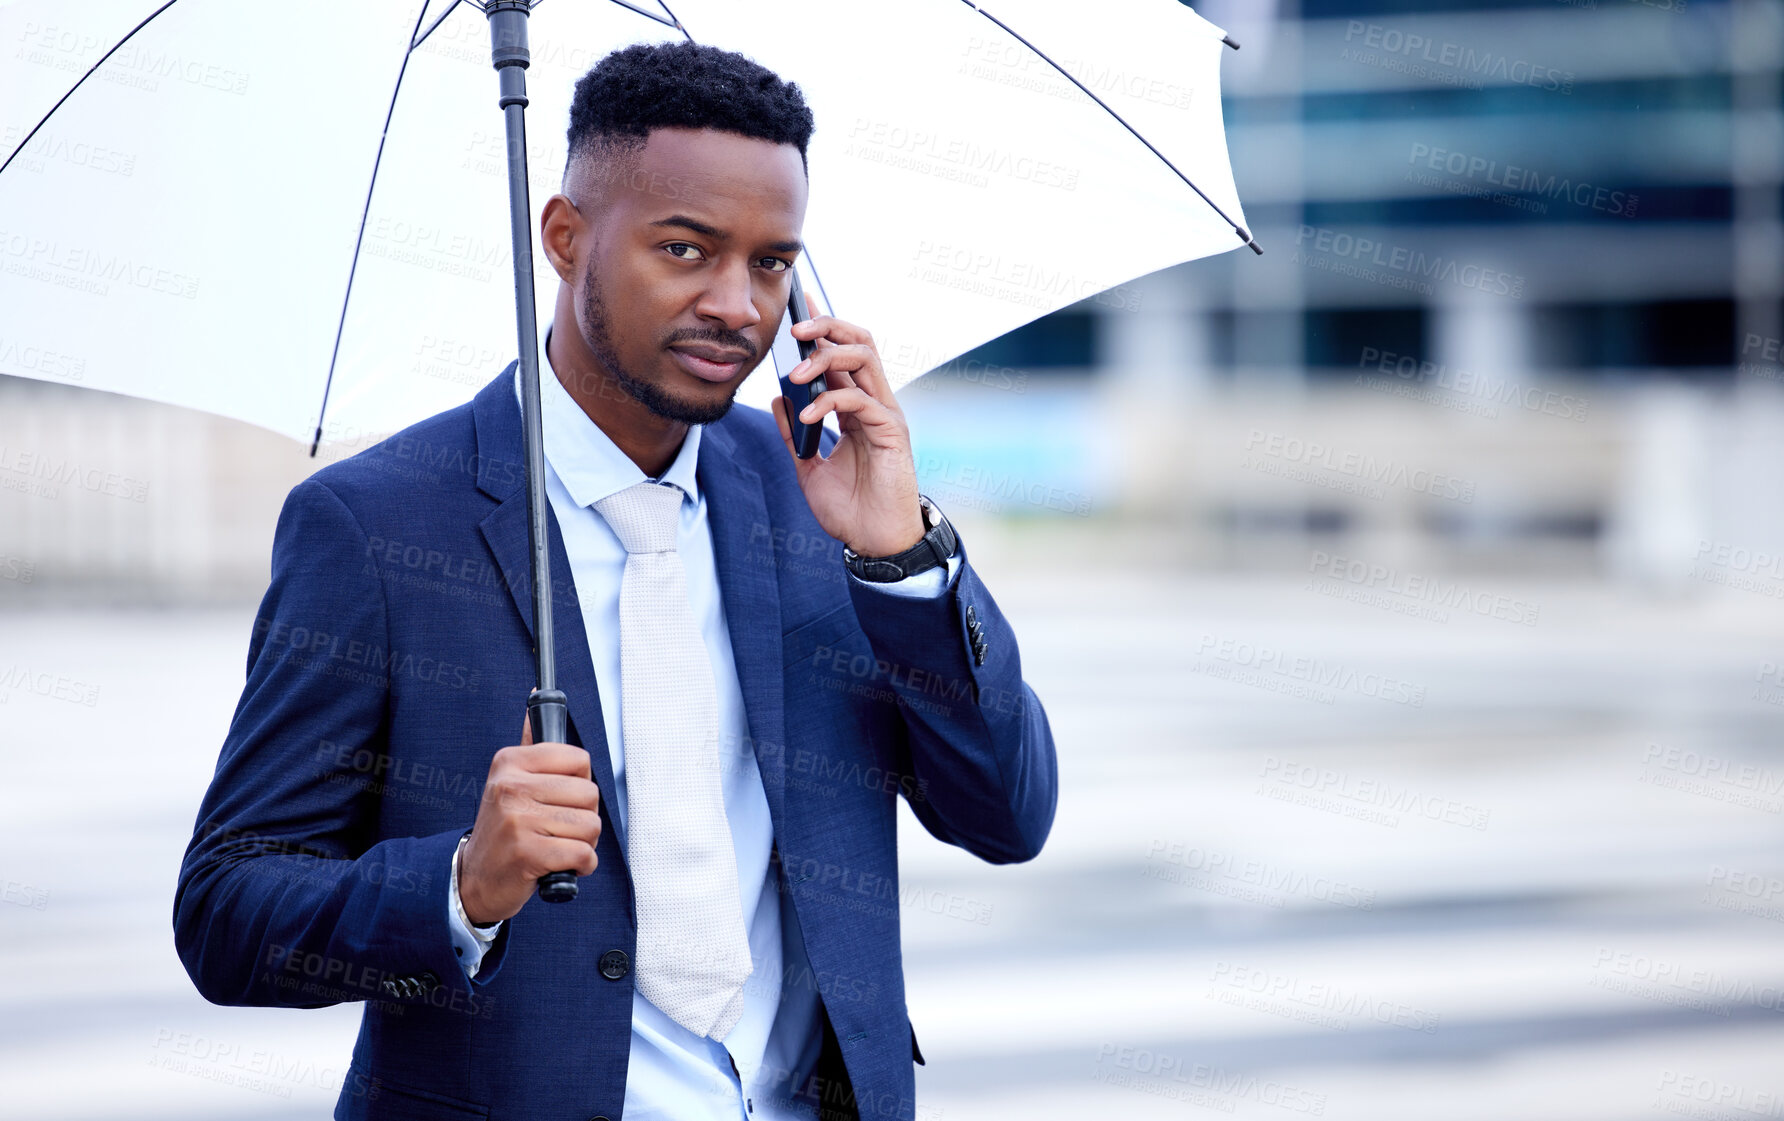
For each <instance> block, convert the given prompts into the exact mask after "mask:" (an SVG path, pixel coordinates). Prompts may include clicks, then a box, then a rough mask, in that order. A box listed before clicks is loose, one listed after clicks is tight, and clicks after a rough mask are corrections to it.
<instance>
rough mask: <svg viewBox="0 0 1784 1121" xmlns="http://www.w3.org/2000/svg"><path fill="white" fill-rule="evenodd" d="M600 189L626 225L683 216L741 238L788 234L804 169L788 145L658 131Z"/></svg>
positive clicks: (797, 218) (801, 202) (798, 207)
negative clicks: (604, 187) (693, 218)
mask: <svg viewBox="0 0 1784 1121" xmlns="http://www.w3.org/2000/svg"><path fill="white" fill-rule="evenodd" d="M612 180H613V181H612V182H610V183H608V184H606V187H607V189H606V190H605V192H604V193H605V195H606V201H607V206H606V207H605V208H604V209H605V210H607V211H608V212H609V213H610V215H611V217H613V218H615V219H618V220H620V221H623V222H624V223H626V224H627V225H634V226H636V225H648V224H649V223H651V222H653V221H656V220H657V219H660V218H663V217H666V216H668V215H671V214H686V215H689V216H691V217H695V218H699V219H701V220H703V221H705V222H707V223H708V224H710V225H712V226H714V227H716V228H719V229H722V230H725V231H727V232H736V233H738V234H748V235H749V236H752V237H754V236H769V235H772V236H775V237H780V236H783V235H793V234H796V233H797V232H798V230H799V227H800V226H801V225H802V224H803V222H804V219H805V201H806V191H807V188H806V179H805V168H804V165H803V163H802V161H801V160H800V158H799V149H798V148H796V147H794V146H793V145H791V144H775V143H773V142H771V141H767V140H757V139H754V138H752V137H747V136H740V135H738V134H736V133H730V132H720V131H717V130H715V129H688V128H659V129H653V130H652V131H651V134H650V137H649V139H648V141H647V142H646V143H645V146H644V149H643V151H641V152H639V153H637V154H636V155H635V156H633V157H632V158H631V159H629V160H626V161H622V164H621V166H620V167H617V168H615V169H614V172H613V174H612Z"/></svg>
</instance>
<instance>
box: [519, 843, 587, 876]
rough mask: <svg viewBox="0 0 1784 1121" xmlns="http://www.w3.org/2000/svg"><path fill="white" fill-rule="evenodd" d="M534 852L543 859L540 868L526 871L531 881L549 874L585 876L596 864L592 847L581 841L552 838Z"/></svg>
mask: <svg viewBox="0 0 1784 1121" xmlns="http://www.w3.org/2000/svg"><path fill="white" fill-rule="evenodd" d="M536 851H537V854H538V855H539V856H541V857H543V858H544V859H542V860H541V861H540V862H539V863H540V864H541V865H542V867H539V868H536V869H535V868H529V869H527V874H528V878H529V879H533V880H537V879H538V878H539V877H540V876H543V875H546V874H548V873H551V872H574V873H576V874H577V875H578V876H587V875H590V874H592V873H593V872H594V870H595V865H596V863H597V862H596V859H595V849H594V846H593V845H591V844H585V843H583V842H582V841H576V840H568V839H563V838H553V839H551V840H549V841H545V842H543V843H541V844H540V845H539V847H538V849H537V850H536Z"/></svg>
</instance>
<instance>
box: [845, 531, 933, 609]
mask: <svg viewBox="0 0 1784 1121" xmlns="http://www.w3.org/2000/svg"><path fill="white" fill-rule="evenodd" d="M844 571H847V570H846V569H845V570H844ZM959 571H960V546H959V545H958V544H956V545H955V546H954V552H953V553H952V554H951V555H950V556H949V557H948V567H947V569H946V570H945V571H944V570H943V569H942V568H941V567H940V566H937V567H935V568H926V569H924V570H923V571H922V572H919V573H917V574H916V575H915V576H906V577H905V578H904V579H902V580H890V581H885V582H880V581H874V580H863V579H861V577H859V576H857V575H855V574H854V573H853V572H850V573H849V579H850V580H852V581H854V582H855V583H857V584H859V585H861V586H862V587H864V588H878V589H879V590H880V591H882V592H891V593H892V594H893V595H895V596H909V597H910V598H911V599H934V598H936V597H937V596H939V595H941V594H942V593H943V592H945V591H947V590H948V589H949V588H950V587H952V586H953V584H954V575H955V573H957V572H959Z"/></svg>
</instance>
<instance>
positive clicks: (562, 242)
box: [539, 194, 587, 286]
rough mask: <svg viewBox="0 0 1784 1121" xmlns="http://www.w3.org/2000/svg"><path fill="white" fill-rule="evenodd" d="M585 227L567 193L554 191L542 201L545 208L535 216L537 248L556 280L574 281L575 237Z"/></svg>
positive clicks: (578, 235)
mask: <svg viewBox="0 0 1784 1121" xmlns="http://www.w3.org/2000/svg"><path fill="white" fill-rule="evenodd" d="M585 229H587V225H586V223H584V222H583V219H582V213H581V212H580V211H578V210H577V209H576V204H575V203H573V202H571V201H570V196H568V195H564V194H556V195H552V196H551V197H550V198H548V199H546V200H545V210H544V212H543V213H541V214H540V215H539V248H540V250H541V251H543V252H544V254H545V259H546V260H548V261H550V262H551V268H552V271H554V272H556V273H557V274H558V279H560V280H562V281H563V282H564V283H566V284H570V285H572V286H573V285H575V283H576V280H575V276H576V239H577V238H579V237H581V236H582V233H583V231H584V230H585Z"/></svg>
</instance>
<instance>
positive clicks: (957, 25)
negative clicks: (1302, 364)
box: [0, 0, 1261, 902]
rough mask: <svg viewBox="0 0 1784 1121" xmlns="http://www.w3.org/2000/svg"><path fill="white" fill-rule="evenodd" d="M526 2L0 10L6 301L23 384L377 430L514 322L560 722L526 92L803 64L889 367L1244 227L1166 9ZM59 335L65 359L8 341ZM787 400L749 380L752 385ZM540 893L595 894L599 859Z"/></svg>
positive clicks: (1002, 326)
mask: <svg viewBox="0 0 1784 1121" xmlns="http://www.w3.org/2000/svg"><path fill="white" fill-rule="evenodd" d="M534 6H535V5H534V3H532V2H530V0H486V2H485V3H483V4H480V5H479V4H474V3H471V2H470V0H422V2H421V3H419V4H410V5H407V6H405V7H402V8H399V7H397V6H395V5H390V6H378V5H372V6H369V7H368V6H366V5H365V4H364V3H363V0H360V2H358V3H350V2H349V0H314V2H312V3H310V4H308V5H305V6H304V7H303V8H302V9H301V10H297V9H292V8H286V9H275V8H270V7H265V6H260V5H254V6H250V5H245V4H239V3H234V2H231V0H183V2H180V0H164V2H162V3H159V4H157V3H154V2H153V0H107V2H103V3H89V4H84V5H82V6H79V7H77V8H74V9H67V8H65V7H63V6H61V5H58V4H52V3H50V2H48V0H25V2H18V3H12V4H9V5H7V6H5V7H4V8H0V43H6V42H15V41H16V42H17V43H18V44H19V46H18V48H17V51H16V53H15V54H14V55H13V57H12V59H11V60H10V62H9V63H8V65H7V67H6V72H7V84H6V94H7V96H6V99H5V101H4V102H3V104H4V105H5V106H6V109H5V110H4V111H5V112H7V113H10V114H14V115H15V116H14V117H13V118H12V119H8V120H5V121H0V127H3V128H4V130H5V131H4V133H0V135H3V136H5V137H17V138H18V139H17V140H16V141H15V142H14V144H13V145H11V146H10V147H11V149H12V150H11V151H10V153H9V155H8V156H7V158H6V161H5V164H4V165H3V166H0V223H4V225H0V308H4V309H5V312H6V315H7V317H8V327H9V329H11V330H16V331H18V332H19V333H20V335H21V336H22V337H21V338H20V339H16V340H14V341H13V345H12V347H11V348H10V352H11V353H12V354H13V355H15V356H18V357H15V358H13V359H11V360H10V361H8V360H4V359H0V362H5V363H6V364H0V373H15V372H16V373H21V374H24V375H26V376H32V377H53V376H54V371H55V370H56V369H64V370H65V369H70V368H74V366H78V368H79V369H80V370H81V372H82V375H83V376H82V384H84V385H89V386H92V387H94V388H97V389H107V390H112V391H114V392H119V393H126V394H130V395H133V396H138V397H147V398H151V399H154V400H158V401H166V402H169V403H172V404H178V405H186V406H190V407H192V408H197V409H203V410H205V411H207V412H213V413H220V414H222V415H224V416H230V417H235V418H237V419H240V420H246V421H249V422H252V423H254V424H258V425H262V426H264V427H266V428H270V429H273V430H274V431H278V432H284V433H286V434H288V435H292V436H295V437H298V438H299V439H303V438H306V437H309V438H311V439H313V440H317V441H320V440H323V439H328V438H332V439H341V440H347V441H360V440H363V439H365V437H366V436H367V434H384V433H389V432H392V431H394V430H396V429H398V428H401V427H403V426H405V425H407V424H409V423H411V422H413V421H416V420H420V419H422V418H424V417H426V416H428V415H430V414H432V413H435V412H438V411H440V410H442V409H446V408H449V407H451V406H453V405H455V404H458V403H459V402H460V401H462V400H464V399H465V398H466V397H468V396H469V395H470V394H471V393H472V391H473V390H474V389H475V388H476V387H477V386H478V385H480V384H482V383H483V382H484V381H486V380H487V379H488V378H489V377H490V376H491V373H490V371H491V370H492V369H495V368H499V367H501V366H503V365H505V364H506V362H507V360H508V356H509V355H510V354H513V353H514V349H512V348H514V347H515V345H516V343H517V341H518V347H519V349H520V353H519V355H518V359H519V364H520V370H521V381H522V387H523V391H524V395H523V402H524V405H525V408H524V409H523V420H524V423H523V428H524V429H525V444H526V459H527V476H528V478H527V482H528V487H527V507H528V523H529V535H530V538H531V542H530V543H531V574H530V578H531V580H532V591H533V618H534V620H535V631H534V633H535V639H536V642H535V650H534V654H535V658H536V659H537V670H538V683H539V684H538V689H537V690H536V691H535V692H534V693H533V695H532V697H531V699H530V700H529V702H528V708H529V711H530V713H531V715H532V718H533V727H534V729H535V730H536V731H537V732H538V733H539V734H540V739H541V740H547V741H553V740H561V739H563V738H564V734H565V715H566V709H565V704H564V696H563V694H562V693H560V692H558V691H557V690H556V689H555V683H556V670H555V658H554V650H553V633H552V625H551V602H550V597H549V594H548V592H547V589H549V588H550V587H551V586H552V584H551V579H550V571H549V548H548V544H547V542H548V536H547V519H546V515H547V511H546V500H545V484H544V470H543V453H542V437H541V435H540V424H539V390H538V376H539V375H538V354H537V348H538V341H537V335H536V333H535V332H536V322H535V304H536V303H543V304H544V305H545V306H546V307H551V306H552V305H553V299H552V296H553V289H554V288H555V287H556V283H557V277H556V276H555V274H554V273H552V272H551V270H549V269H547V270H539V269H537V268H532V267H529V262H531V260H532V242H531V230H532V229H535V228H537V226H538V218H539V212H538V211H536V210H530V204H529V194H533V193H534V192H531V191H530V187H529V184H530V183H531V181H532V180H534V179H538V180H540V181H541V182H543V183H555V182H558V181H560V180H561V177H562V173H563V165H562V156H561V154H560V153H561V151H562V149H563V144H562V142H561V141H560V140H559V139H558V137H557V136H556V135H555V134H554V133H552V132H551V131H549V130H546V131H544V132H543V133H542V134H538V135H542V136H543V137H544V139H543V140H535V141H533V142H530V143H526V144H524V145H523V144H522V143H521V140H522V138H523V137H524V136H525V135H526V133H525V131H524V110H523V109H522V106H526V105H528V104H529V100H531V101H536V102H537V106H536V109H537V110H538V111H541V112H536V113H535V120H537V119H538V118H539V116H541V115H542V116H543V117H544V119H545V120H547V121H553V122H557V121H564V120H567V119H568V115H569V113H568V107H569V99H570V96H571V93H572V92H573V87H574V84H575V81H576V79H577V78H579V77H580V76H581V75H582V74H583V73H584V72H586V71H587V70H588V68H589V67H590V66H592V65H593V64H594V63H595V62H596V61H597V60H598V59H599V58H600V57H602V56H603V55H605V54H607V53H608V52H609V51H611V50H613V49H615V48H618V47H621V46H625V45H627V44H630V43H633V42H640V41H652V40H658V39H663V38H666V37H674V38H682V37H688V38H693V37H694V35H695V29H698V36H699V38H700V40H701V41H703V42H708V43H712V44H715V45H719V46H723V47H726V48H728V49H731V50H736V51H741V52H743V53H745V54H749V55H751V56H753V57H755V58H756V60H757V61H759V62H761V63H763V64H764V65H766V66H768V67H769V68H771V69H773V70H776V71H778V72H779V73H780V74H781V76H782V77H783V78H787V79H791V80H793V81H795V82H797V83H799V84H800V85H801V86H802V87H803V88H804V90H805V93H806V97H807V101H808V102H809V104H810V105H811V107H812V111H813V113H814V116H815V117H816V119H817V133H816V135H815V137H814V139H813V142H812V144H811V146H810V150H809V152H808V161H809V166H810V169H811V180H812V191H811V198H810V202H809V203H808V209H807V214H806V228H805V229H804V230H802V231H801V239H802V240H803V241H804V242H805V244H806V245H807V247H808V248H807V250H806V252H805V253H804V254H803V255H802V259H801V265H800V268H801V272H802V274H803V275H805V276H806V278H807V280H808V281H809V283H808V284H807V285H806V287H807V288H808V289H809V290H811V291H813V292H815V293H816V294H817V295H818V298H819V302H820V304H821V305H822V306H823V307H824V309H825V310H828V311H831V312H833V313H834V314H837V315H840V316H842V317H843V318H846V319H850V320H853V321H854V322H857V323H860V324H862V325H865V326H867V327H868V328H869V329H870V330H872V331H874V332H875V339H876V342H878V343H879V344H880V349H881V352H882V356H883V359H884V362H885V368H886V372H887V374H888V376H889V377H890V379H891V380H892V383H893V385H894V388H896V387H897V386H899V385H902V384H903V383H904V382H906V381H909V380H910V379H911V378H912V377H915V376H916V375H917V374H920V373H922V372H923V371H924V370H926V369H930V368H932V367H934V366H937V365H939V364H941V363H943V362H946V361H947V360H949V359H951V358H953V357H955V356H956V355H958V354H960V353H962V352H964V351H966V350H969V349H971V348H972V347H973V346H976V345H978V344H979V343H982V342H984V341H986V340H988V339H992V338H995V337H997V336H998V335H1001V334H1004V333H1005V332H1007V331H1009V330H1011V329H1012V328H1015V327H1018V326H1020V325H1022V324H1023V323H1026V322H1028V321H1029V320H1031V319H1034V318H1036V317H1038V316H1040V315H1043V314H1045V313H1047V312H1049V311H1053V310H1055V309H1057V308H1060V307H1064V306H1066V305H1067V304H1071V303H1074V302H1076V301H1077V300H1079V299H1081V298H1083V297H1085V296H1088V295H1091V294H1094V293H1096V292H1099V291H1102V290H1103V289H1105V288H1109V287H1111V286H1113V285H1115V284H1118V283H1120V282H1121V281H1123V280H1126V279H1128V278H1130V277H1133V276H1136V275H1139V274H1143V273H1148V272H1152V271H1154V270H1156V269H1159V268H1163V267H1165V266H1167V265H1172V264H1175V263H1177V262H1179V261H1184V260H1189V259H1191V258H1194V257H1199V256H1203V255H1206V254H1208V253H1212V252H1216V251H1218V250H1219V249H1222V248H1230V247H1232V246H1233V245H1235V244H1238V242H1235V241H1233V240H1232V238H1233V235H1234V234H1235V233H1236V234H1237V236H1238V237H1239V239H1240V241H1242V242H1243V243H1246V244H1252V242H1251V237H1250V235H1249V234H1248V233H1246V232H1245V230H1244V228H1243V226H1242V225H1237V224H1236V223H1238V222H1240V221H1242V219H1241V218H1229V217H1228V216H1227V215H1229V214H1232V215H1238V214H1239V213H1240V212H1239V205H1238V200H1237V198H1236V197H1234V195H1235V192H1234V189H1233V182H1232V171H1231V169H1230V167H1229V166H1228V163H1227V156H1226V142H1225V137H1224V135H1223V132H1222V128H1221V120H1220V99H1219V80H1218V71H1219V63H1218V56H1219V54H1220V49H1221V42H1222V40H1223V38H1224V36H1223V33H1222V32H1220V31H1219V29H1217V28H1215V27H1213V26H1212V25H1210V24H1208V23H1207V22H1206V21H1204V20H1202V19H1201V18H1200V17H1198V16H1196V15H1195V13H1193V12H1191V11H1190V10H1189V9H1188V8H1185V7H1183V6H1181V5H1179V4H1176V3H1173V2H1172V0H1102V4H1101V7H1100V8H1099V9H1098V11H1097V12H1096V13H1095V14H1094V15H1091V14H1087V13H1086V11H1085V10H1084V9H1082V8H1079V7H1077V6H1068V5H1066V4H1063V3H1055V4H1052V5H1044V4H1034V5H1033V6H1032V7H1031V8H1029V9H1025V10H1024V11H1023V13H1022V20H1023V23H1024V25H1025V28H1026V31H1027V32H1028V34H1027V35H1025V34H1024V29H1021V28H1012V27H1009V26H1007V25H1005V24H1004V23H1003V22H1001V21H1000V20H998V19H997V18H996V17H994V16H991V15H990V14H989V13H987V12H984V11H983V10H981V9H978V8H976V7H974V6H973V5H971V4H970V3H968V4H957V3H952V2H949V0H925V2H924V3H922V4H920V5H918V4H911V5H906V6H903V7H899V8H896V9H888V8H885V7H881V6H877V5H868V4H864V3H860V4H857V3H852V4H848V5H846V6H845V5H840V4H838V5H834V6H833V5H829V4H826V5H822V6H820V5H817V4H811V3H795V2H792V0H777V2H763V3H755V4H749V5H742V4H735V3H730V2H727V0H705V2H703V3H683V2H682V0H676V7H677V8H678V9H680V13H679V19H678V18H676V17H675V16H672V15H670V14H669V13H668V8H667V6H666V5H664V4H660V3H659V4H658V6H657V9H656V10H654V11H653V10H651V9H649V8H646V7H645V6H643V5H640V4H634V3H632V2H631V0H581V2H577V0H556V2H555V3H552V4H550V5H548V6H546V5H540V6H541V7H542V8H543V13H544V14H543V15H542V16H541V17H539V20H538V25H537V27H535V26H534V24H533V20H534V17H533V15H532V12H531V9H532V8H533V7H534ZM479 16H482V17H484V18H483V19H479V18H478V17H479ZM486 21H487V22H486ZM1031 36H1032V38H1031ZM492 39H493V40H494V42H495V44H496V47H495V50H494V52H493V53H494V56H495V59H496V65H497V69H498V72H499V73H500V74H501V78H500V88H501V104H502V106H503V109H502V118H503V119H502V121H501V124H500V126H498V124H497V117H496V115H495V114H492V113H491V112H490V111H489V106H490V98H489V94H490V92H491V88H492V84H491V83H490V82H489V80H488V72H487V70H486V69H485V67H487V66H489V65H490V64H491V58H492V51H491V47H490V43H491V40H492ZM1035 39H1039V40H1041V41H1045V42H1054V43H1058V44H1061V45H1062V46H1061V47H1060V48H1056V49H1061V50H1064V51H1069V52H1072V53H1067V54H1062V55H1059V56H1057V57H1055V56H1051V55H1048V54H1044V53H1042V52H1043V51H1044V49H1045V48H1043V47H1040V46H1038V45H1037V43H1036V42H1035ZM527 48H530V51H529V52H528V53H527V54H526V55H524V56H523V55H521V53H520V51H521V50H525V49H527ZM521 57H525V58H526V59H527V63H528V65H527V66H526V67H524V68H523V67H520V66H515V65H511V63H513V62H514V61H516V60H517V59H519V58H521ZM71 73H75V74H78V75H79V77H78V80H76V81H74V83H73V84H72V85H70V80H69V75H70V74H71ZM385 89H388V90H389V92H388V93H383V95H382V96H380V94H381V92H382V91H383V90H385ZM1141 130H1146V131H1147V132H1149V133H1150V134H1151V136H1150V138H1147V137H1145V136H1143V135H1142V131H1141ZM523 146H524V148H525V161H524V167H523V163H522V161H521V160H520V159H518V158H512V157H513V156H514V155H515V154H517V153H519V152H520V151H521V149H522V147H523ZM523 173H524V174H523ZM1192 174H1193V176H1194V178H1193V179H1192V178H1191V175H1192ZM1191 192H1192V193H1193V196H1199V198H1196V197H1193V196H1192V194H1191ZM536 194H537V196H538V198H539V200H540V204H541V205H542V203H543V200H544V199H545V198H547V197H549V195H550V192H548V191H539V192H536ZM529 222H530V224H529ZM1252 247H1253V248H1254V249H1256V245H1255V244H1252ZM1259 251H1260V252H1261V250H1259ZM517 262H518V264H517ZM334 309H339V310H338V313H337V314H334V315H330V314H328V313H329V312H330V311H331V310H334ZM517 328H518V330H517ZM785 330H786V324H785V323H784V322H783V324H782V333H783V334H784V333H785ZM45 347H51V348H55V349H56V350H57V352H59V353H60V354H61V355H62V356H63V357H64V363H63V364H61V365H56V364H49V363H42V362H38V363H31V362H29V361H20V360H19V359H20V358H21V357H23V356H24V355H26V354H29V353H37V354H42V353H43V352H44V348H45ZM797 350H798V348H797V347H794V346H786V347H784V348H777V353H775V354H774V359H775V361H776V363H778V362H779V361H780V359H781V354H783V353H787V352H792V353H797ZM0 353H5V348H0ZM70 361H71V362H72V363H73V365H70V364H69V363H70ZM777 389H778V382H777V381H770V380H768V379H767V378H766V377H763V376H755V377H752V378H750V379H748V380H747V381H746V383H745V386H744V387H743V388H742V389H741V390H740V391H739V397H740V398H741V399H743V400H744V401H745V402H750V403H758V404H766V403H767V402H768V401H769V400H770V399H772V398H773V397H774V396H775V395H776V392H777ZM313 450H314V445H312V451H313ZM539 892H540V895H541V896H543V897H544V898H546V899H548V900H551V901H553V902H561V901H564V900H567V899H572V898H574V897H575V896H576V879H575V877H574V876H573V875H572V874H571V873H569V872H557V873H552V874H551V875H549V876H546V877H543V878H542V879H541V880H540V881H539Z"/></svg>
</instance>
